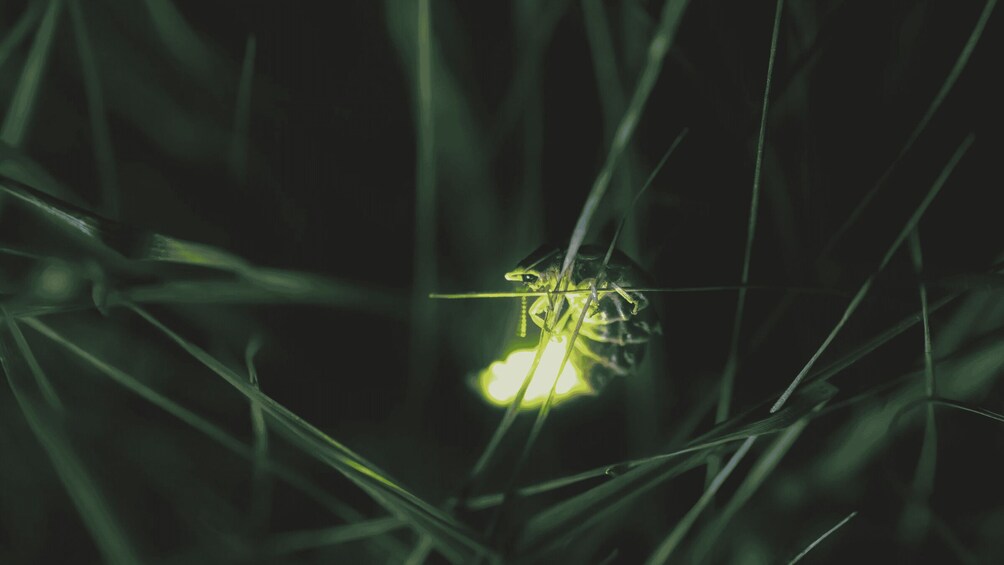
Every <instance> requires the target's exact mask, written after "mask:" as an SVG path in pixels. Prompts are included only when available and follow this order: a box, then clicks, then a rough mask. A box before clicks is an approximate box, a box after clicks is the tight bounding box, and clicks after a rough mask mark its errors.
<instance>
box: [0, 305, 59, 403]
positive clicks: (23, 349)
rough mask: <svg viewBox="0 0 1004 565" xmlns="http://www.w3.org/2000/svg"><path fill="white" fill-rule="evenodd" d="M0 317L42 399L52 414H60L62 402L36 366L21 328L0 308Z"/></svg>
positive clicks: (36, 363) (47, 379)
mask: <svg viewBox="0 0 1004 565" xmlns="http://www.w3.org/2000/svg"><path fill="white" fill-rule="evenodd" d="M0 315H2V316H3V319H4V320H3V322H4V325H5V326H7V331H9V332H10V334H11V337H12V338H13V339H14V343H15V344H16V345H17V349H18V351H19V352H20V353H21V356H22V358H23V359H24V363H25V365H27V366H28V369H29V371H31V375H32V376H33V377H34V378H35V383H36V384H37V385H38V390H39V391H40V392H41V394H42V398H43V399H45V402H46V404H48V405H49V408H50V409H52V410H53V411H54V412H57V413H58V412H62V410H63V402H62V401H61V400H60V399H59V395H58V394H56V389H55V388H53V386H52V383H51V382H49V377H47V376H46V375H45V371H43V370H42V367H41V366H40V365H39V364H38V360H37V359H35V354H34V353H32V352H31V348H30V347H28V342H27V341H26V340H25V339H24V334H23V333H21V328H19V327H18V324H17V321H16V320H15V319H14V318H11V317H10V315H9V314H8V312H7V310H6V309H4V308H2V307H0Z"/></svg>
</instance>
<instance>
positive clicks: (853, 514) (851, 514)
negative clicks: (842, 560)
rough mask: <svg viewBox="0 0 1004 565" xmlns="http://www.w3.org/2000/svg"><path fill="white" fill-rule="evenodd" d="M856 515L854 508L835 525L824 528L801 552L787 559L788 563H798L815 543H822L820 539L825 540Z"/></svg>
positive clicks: (790, 564)
mask: <svg viewBox="0 0 1004 565" xmlns="http://www.w3.org/2000/svg"><path fill="white" fill-rule="evenodd" d="M857 515H858V511H857V510H855V511H854V512H851V513H850V514H848V515H847V516H846V517H845V518H844V519H843V520H841V521H839V522H837V523H836V525H835V526H833V527H832V528H830V529H829V530H826V531H825V532H823V535H821V536H819V537H818V538H816V539H815V540H813V542H812V543H810V544H809V545H808V546H807V547H806V548H805V549H803V550H802V552H801V553H799V554H798V555H796V556H795V557H794V559H792V560H791V561H789V562H788V565H793V564H794V563H798V562H799V561H801V560H802V558H803V557H805V555H806V554H807V553H809V552H810V551H812V550H813V548H815V547H816V546H817V545H819V544H820V543H822V541H823V540H825V539H826V538H828V537H829V536H830V535H831V534H833V532H835V531H837V530H839V529H840V528H842V527H844V524H846V523H847V522H850V521H851V518H853V517H855V516H857Z"/></svg>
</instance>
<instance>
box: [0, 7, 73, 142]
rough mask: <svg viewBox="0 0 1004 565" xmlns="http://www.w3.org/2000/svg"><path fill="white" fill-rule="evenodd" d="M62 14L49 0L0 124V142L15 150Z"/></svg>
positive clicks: (29, 113)
mask: <svg viewBox="0 0 1004 565" xmlns="http://www.w3.org/2000/svg"><path fill="white" fill-rule="evenodd" d="M62 11H63V1H62V0H49V4H48V7H47V8H46V10H45V15H44V16H42V22H41V23H40V24H39V25H38V31H36V32H35V40H34V41H33V42H32V45H31V51H29V52H28V59H27V60H26V61H25V62H24V69H23V70H22V71H21V78H20V79H19V80H18V82H17V87H16V88H15V89H14V95H13V97H12V98H11V101H10V106H9V107H8V109H7V114H6V115H4V119H3V124H2V125H0V141H3V142H4V143H9V144H10V145H13V146H14V147H18V146H20V145H21V143H22V142H23V141H24V136H25V134H26V133H27V131H28V124H29V122H30V121H31V116H32V114H33V112H34V109H35V102H36V100H37V99H38V89H39V85H40V84H41V82H42V75H44V74H45V66H46V64H47V62H48V60H49V50H50V48H51V47H52V40H53V38H54V37H55V35H56V25H57V23H58V22H59V15H60V13H61V12H62Z"/></svg>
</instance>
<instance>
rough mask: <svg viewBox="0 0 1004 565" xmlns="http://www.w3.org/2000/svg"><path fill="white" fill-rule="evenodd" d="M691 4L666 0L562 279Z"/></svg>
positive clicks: (574, 236)
mask: <svg viewBox="0 0 1004 565" xmlns="http://www.w3.org/2000/svg"><path fill="white" fill-rule="evenodd" d="M687 3H688V0H666V2H665V4H664V5H663V7H662V16H661V18H660V21H659V27H658V28H657V29H656V32H655V35H654V36H653V37H652V41H651V43H650V44H649V50H648V59H647V61H646V62H645V67H644V69H642V73H641V76H640V77H639V78H638V84H637V85H636V86H635V90H634V93H633V94H632V95H631V100H630V101H629V102H628V106H627V109H626V110H625V111H624V116H623V117H622V118H621V121H620V124H618V126H617V132H616V133H615V134H614V138H613V141H612V142H611V144H610V151H609V152H608V153H607V158H606V161H605V162H604V163H603V167H602V168H601V169H600V173H599V175H597V177H596V180H595V181H594V182H593V186H592V188H591V189H590V191H589V196H588V197H587V198H586V202H585V204H583V206H582V212H581V213H580V214H579V219H578V220H577V221H576V223H575V228H574V229H573V231H572V237H571V239H570V240H569V242H568V250H567V251H566V252H565V260H564V262H563V263H562V265H561V276H562V278H564V277H566V276H568V274H569V270H570V269H571V266H572V263H574V262H575V256H576V255H577V254H578V252H579V247H581V246H582V242H583V241H584V240H585V238H586V234H587V233H588V231H589V224H590V221H591V220H592V218H593V214H594V213H595V212H596V209H597V208H598V207H599V205H600V201H601V200H603V195H604V194H606V191H607V188H608V187H609V186H610V178H611V176H612V175H613V172H614V168H615V167H616V165H617V159H618V158H619V157H620V155H621V153H623V152H624V150H625V149H626V148H627V146H628V143H629V142H630V141H631V136H632V135H633V134H634V130H635V128H636V127H637V125H638V120H640V119H641V114H642V111H643V110H644V109H645V103H646V102H648V97H649V95H650V94H651V93H652V88H654V87H655V82H656V79H658V78H659V72H660V71H661V70H662V61H663V58H664V57H665V56H666V52H667V51H669V48H670V46H671V45H672V44H673V40H674V39H675V38H676V30H677V28H678V27H679V26H680V21H681V20H682V19H683V13H684V11H685V10H686V8H687Z"/></svg>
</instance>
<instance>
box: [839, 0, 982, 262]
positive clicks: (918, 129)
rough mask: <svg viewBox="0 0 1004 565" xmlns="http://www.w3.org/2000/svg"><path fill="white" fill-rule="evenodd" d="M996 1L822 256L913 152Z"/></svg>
mask: <svg viewBox="0 0 1004 565" xmlns="http://www.w3.org/2000/svg"><path fill="white" fill-rule="evenodd" d="M996 4H997V0H987V3H986V4H984V6H983V11H981V12H980V16H979V18H978V19H977V20H976V25H975V26H973V31H972V32H971V33H970V34H969V38H968V39H966V44H965V45H964V46H963V47H962V51H961V52H960V53H959V56H958V58H957V59H956V60H955V64H954V65H952V69H951V70H950V71H949V72H948V76H946V77H945V82H943V83H942V84H941V88H939V89H938V92H937V94H935V95H934V99H933V100H931V104H930V105H929V106H928V107H927V110H926V111H925V112H924V115H923V117H921V118H920V121H919V122H917V125H916V126H914V128H913V131H911V132H910V136H909V137H907V139H906V143H904V144H903V147H902V148H901V149H900V150H899V153H898V154H897V155H896V158H895V159H893V161H892V163H890V164H889V166H888V167H886V170H885V171H884V172H883V173H882V176H881V177H879V180H878V181H876V182H875V185H874V186H872V188H871V189H870V190H869V191H868V192H867V193H866V194H865V195H864V197H862V198H861V200H860V201H859V202H858V204H857V205H856V206H855V207H854V210H852V211H851V214H850V215H849V216H848V217H847V219H846V220H844V223H843V224H841V225H840V227H839V228H837V230H836V231H835V232H833V235H832V236H830V239H829V241H828V242H827V243H826V245H825V246H823V251H822V252H821V253H820V256H821V257H822V256H826V255H828V254H829V253H830V251H831V250H832V249H833V247H834V246H835V245H836V244H837V241H839V240H840V238H841V237H843V235H844V233H846V232H847V230H848V229H850V227H851V226H852V225H854V223H855V222H857V220H858V217H860V216H861V212H862V211H864V209H865V208H866V207H867V206H868V204H869V203H870V202H871V201H872V199H873V198H875V195H876V194H877V193H878V191H879V189H880V188H881V187H882V186H883V185H884V184H885V183H886V181H888V180H889V177H891V176H892V172H893V171H894V170H895V169H896V166H897V165H899V162H900V161H902V160H903V157H904V156H905V155H906V154H907V153H909V152H910V149H911V148H912V147H913V144H914V143H915V142H916V141H917V138H919V137H920V134H921V133H923V132H924V130H925V129H926V128H927V124H928V123H930V121H931V118H933V117H934V114H935V113H937V111H938V108H940V107H941V104H942V102H944V101H945V98H947V97H948V93H949V92H951V90H952V87H954V86H955V83H956V81H958V79H959V76H960V75H961V74H962V71H963V70H964V69H965V68H966V64H967V63H968V62H969V57H970V55H972V53H973V50H975V49H976V44H977V43H978V42H979V40H980V36H982V35H983V28H985V27H986V25H987V20H989V19H990V14H991V12H993V11H994V6H996Z"/></svg>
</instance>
